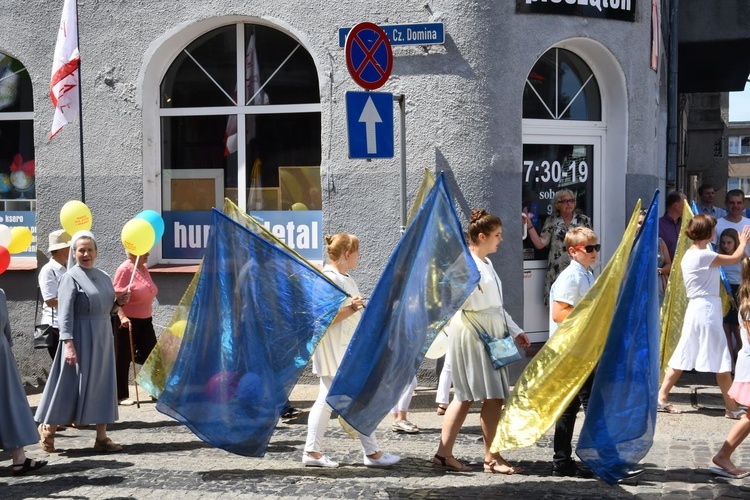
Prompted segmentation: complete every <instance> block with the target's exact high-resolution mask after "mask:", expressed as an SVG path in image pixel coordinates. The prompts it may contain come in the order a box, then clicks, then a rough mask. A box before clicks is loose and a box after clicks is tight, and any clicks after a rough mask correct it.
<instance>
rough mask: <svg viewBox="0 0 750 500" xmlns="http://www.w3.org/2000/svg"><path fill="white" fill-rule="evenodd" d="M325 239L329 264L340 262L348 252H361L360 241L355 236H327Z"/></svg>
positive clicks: (344, 234)
mask: <svg viewBox="0 0 750 500" xmlns="http://www.w3.org/2000/svg"><path fill="white" fill-rule="evenodd" d="M323 239H324V240H325V243H326V254H327V255H328V261H329V262H338V261H339V260H341V258H342V257H343V256H344V254H345V253H346V252H356V251H357V250H359V239H358V238H357V237H356V236H354V235H353V234H349V233H339V234H334V235H330V234H327V235H325V236H324V238H323Z"/></svg>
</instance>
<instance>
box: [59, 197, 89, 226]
mask: <svg viewBox="0 0 750 500" xmlns="http://www.w3.org/2000/svg"><path fill="white" fill-rule="evenodd" d="M60 224H62V227H63V229H65V232H66V233H68V234H76V233H77V232H78V231H88V230H89V229H91V210H89V207H87V206H86V204H85V203H83V202H80V201H78V200H70V201H69V202H67V203H66V204H65V205H63V207H62V209H60Z"/></svg>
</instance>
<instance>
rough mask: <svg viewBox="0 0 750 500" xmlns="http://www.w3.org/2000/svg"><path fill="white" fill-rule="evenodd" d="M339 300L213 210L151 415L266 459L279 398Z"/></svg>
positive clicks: (341, 296)
mask: <svg viewBox="0 0 750 500" xmlns="http://www.w3.org/2000/svg"><path fill="white" fill-rule="evenodd" d="M345 299H346V293H345V292H344V291H343V290H341V289H340V288H338V287H337V286H336V285H334V284H333V283H331V282H330V281H329V280H328V279H326V278H325V277H323V276H322V275H321V274H320V273H318V272H317V271H315V270H314V269H312V268H311V267H310V266H309V265H308V264H306V263H304V262H303V261H301V260H300V259H299V258H298V257H296V256H294V255H293V254H291V253H290V252H288V251H286V250H284V249H283V248H280V247H278V246H277V245H274V244H272V243H270V242H269V241H267V240H265V239H264V238H263V237H261V236H259V235H257V234H255V233H254V232H252V231H250V230H248V229H246V228H244V227H242V226H241V225H240V224H239V223H237V222H235V221H233V220H231V219H230V218H228V217H227V216H226V215H224V214H222V213H221V212H219V211H217V210H214V211H213V219H212V226H211V233H210V237H209V241H208V246H207V248H206V253H205V256H204V258H203V267H202V272H201V276H200V279H199V281H198V285H197V288H196V292H195V297H194V299H193V303H192V306H191V308H190V313H189V316H188V321H187V328H186V330H185V334H184V338H183V340H182V344H181V346H180V351H179V355H178V357H177V361H176V362H175V365H174V368H173V369H172V371H171V372H170V374H169V377H168V378H167V381H166V384H165V387H164V391H163V392H162V393H161V396H160V397H159V402H158V404H157V406H156V408H157V410H159V411H160V412H162V413H164V414H166V415H169V416H171V417H172V418H175V419H176V420H179V421H180V422H182V423H184V424H185V425H187V426H188V427H189V428H190V429H191V430H192V431H193V432H194V433H195V434H196V435H197V436H198V437H199V438H200V439H202V440H203V441H205V442H206V443H208V444H210V445H212V446H215V447H217V448H222V449H224V450H227V451H230V452H232V453H236V454H239V455H245V456H250V457H261V456H263V455H264V454H265V451H266V448H267V446H268V442H269V440H270V439H271V434H272V433H273V431H274V428H275V427H276V422H277V421H278V419H279V417H280V415H281V411H282V409H283V407H284V405H285V404H286V401H287V397H288V396H289V393H290V392H291V390H292V387H293V386H294V384H295V383H296V381H297V379H298V378H299V376H300V375H301V373H302V370H303V369H304V368H305V365H307V362H308V361H309V359H310V356H311V355H312V352H313V350H314V349H315V346H316V345H317V343H318V341H319V340H320V338H321V337H322V336H323V333H324V332H325V331H326V329H327V328H328V326H329V325H330V324H331V322H332V321H333V318H334V317H335V316H336V314H337V313H338V311H339V308H340V307H341V304H343V302H344V300H345Z"/></svg>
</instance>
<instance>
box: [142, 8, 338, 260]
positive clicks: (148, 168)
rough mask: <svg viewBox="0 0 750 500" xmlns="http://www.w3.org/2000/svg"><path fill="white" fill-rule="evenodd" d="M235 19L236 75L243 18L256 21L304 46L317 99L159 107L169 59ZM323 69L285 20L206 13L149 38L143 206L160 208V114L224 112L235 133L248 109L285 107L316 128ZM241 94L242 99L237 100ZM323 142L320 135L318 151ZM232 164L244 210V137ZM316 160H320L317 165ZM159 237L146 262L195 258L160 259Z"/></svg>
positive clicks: (240, 67) (242, 130)
mask: <svg viewBox="0 0 750 500" xmlns="http://www.w3.org/2000/svg"><path fill="white" fill-rule="evenodd" d="M232 24H234V25H235V29H236V30H237V36H236V45H237V47H236V49H237V50H236V57H237V65H236V71H237V81H238V82H242V81H244V78H245V75H244V70H245V61H244V54H245V50H246V44H247V39H246V38H245V33H244V31H245V26H246V25H247V24H255V25H262V26H266V27H269V28H273V29H275V30H277V31H279V32H281V33H283V34H285V35H286V36H288V37H290V38H291V39H293V40H294V41H295V42H297V43H298V44H299V48H301V49H303V50H305V51H306V53H307V54H308V55H309V56H310V57H311V59H312V64H313V65H314V68H315V73H316V75H317V84H318V96H319V101H318V102H313V103H304V104H276V105H274V104H268V105H251V106H247V105H245V106H216V107H202V108H197V107H194V108H162V106H161V98H160V87H161V82H162V80H163V78H164V76H165V75H166V74H167V72H168V71H169V69H170V67H171V65H172V64H173V63H174V62H175V60H176V58H177V57H178V56H179V54H180V53H181V51H182V50H184V49H185V48H186V47H188V46H189V45H190V44H191V43H192V42H193V41H195V40H196V39H198V38H199V37H201V36H203V35H205V34H206V33H209V32H211V31H213V30H215V29H218V28H221V27H224V26H227V25H232ZM325 78H326V75H325V74H324V73H323V72H322V70H321V64H320V61H319V60H318V58H317V57H316V54H315V53H314V52H313V51H311V50H310V48H309V46H308V44H307V43H306V39H305V38H304V37H303V36H302V35H301V34H299V33H296V32H295V30H293V29H292V28H291V27H289V26H286V25H285V26H279V25H277V24H274V23H270V22H268V21H267V20H262V19H258V18H252V17H247V16H224V17H222V18H212V19H207V20H204V21H201V22H199V23H196V24H194V25H192V26H190V27H188V28H182V29H180V28H177V29H175V30H173V32H171V33H167V34H165V35H164V36H163V37H161V38H160V39H157V40H155V41H154V42H153V43H152V46H151V48H150V49H149V51H147V54H146V57H145V62H144V69H143V71H142V72H141V74H140V78H139V83H140V84H141V85H142V87H141V88H142V92H143V94H142V101H143V103H144V113H143V116H144V123H143V141H144V146H143V157H144V175H143V191H144V208H148V209H153V210H156V211H158V212H159V213H161V212H162V210H163V206H164V205H163V190H164V179H163V165H162V135H161V122H162V118H164V117H173V116H208V115H211V116H227V117H228V116H230V115H237V117H238V120H237V133H238V136H240V137H244V136H245V135H246V120H245V118H246V117H247V116H250V115H262V114H290V113H317V114H318V115H319V117H320V120H321V133H322V125H323V123H324V122H323V114H324V109H323V106H322V104H321V102H320V97H321V94H322V92H321V89H322V87H321V82H323V81H324V80H325ZM244 93H245V89H244V86H243V85H238V87H237V102H238V103H240V102H247V97H249V96H245V95H244ZM240 99H243V100H244V101H240ZM322 150H323V143H322V137H321V153H322ZM237 154H238V164H237V184H238V185H237V191H238V194H239V199H238V206H239V207H240V208H241V209H242V210H244V211H247V198H246V196H247V191H248V189H247V188H248V185H247V183H248V178H247V173H248V169H250V168H252V164H251V165H248V164H247V158H246V155H247V147H246V144H244V141H238V150H237ZM321 166H322V165H321ZM161 245H162V243H161V242H159V243H158V244H157V245H155V247H154V249H153V251H152V252H151V256H150V258H149V263H150V264H151V265H153V264H157V263H158V264H196V263H198V262H199V260H196V259H165V258H163V252H162V246H161Z"/></svg>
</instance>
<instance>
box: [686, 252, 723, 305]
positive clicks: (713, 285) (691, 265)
mask: <svg viewBox="0 0 750 500" xmlns="http://www.w3.org/2000/svg"><path fill="white" fill-rule="evenodd" d="M717 255H719V254H717V253H716V252H713V251H711V250H699V249H697V248H690V249H688V251H687V252H685V255H684V256H683V257H682V262H680V267H681V268H682V279H683V280H684V281H685V293H686V294H687V297H688V298H689V299H694V298H696V297H709V296H715V297H718V296H719V281H720V275H719V268H718V267H711V263H713V261H714V259H715V258H716V256H717Z"/></svg>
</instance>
